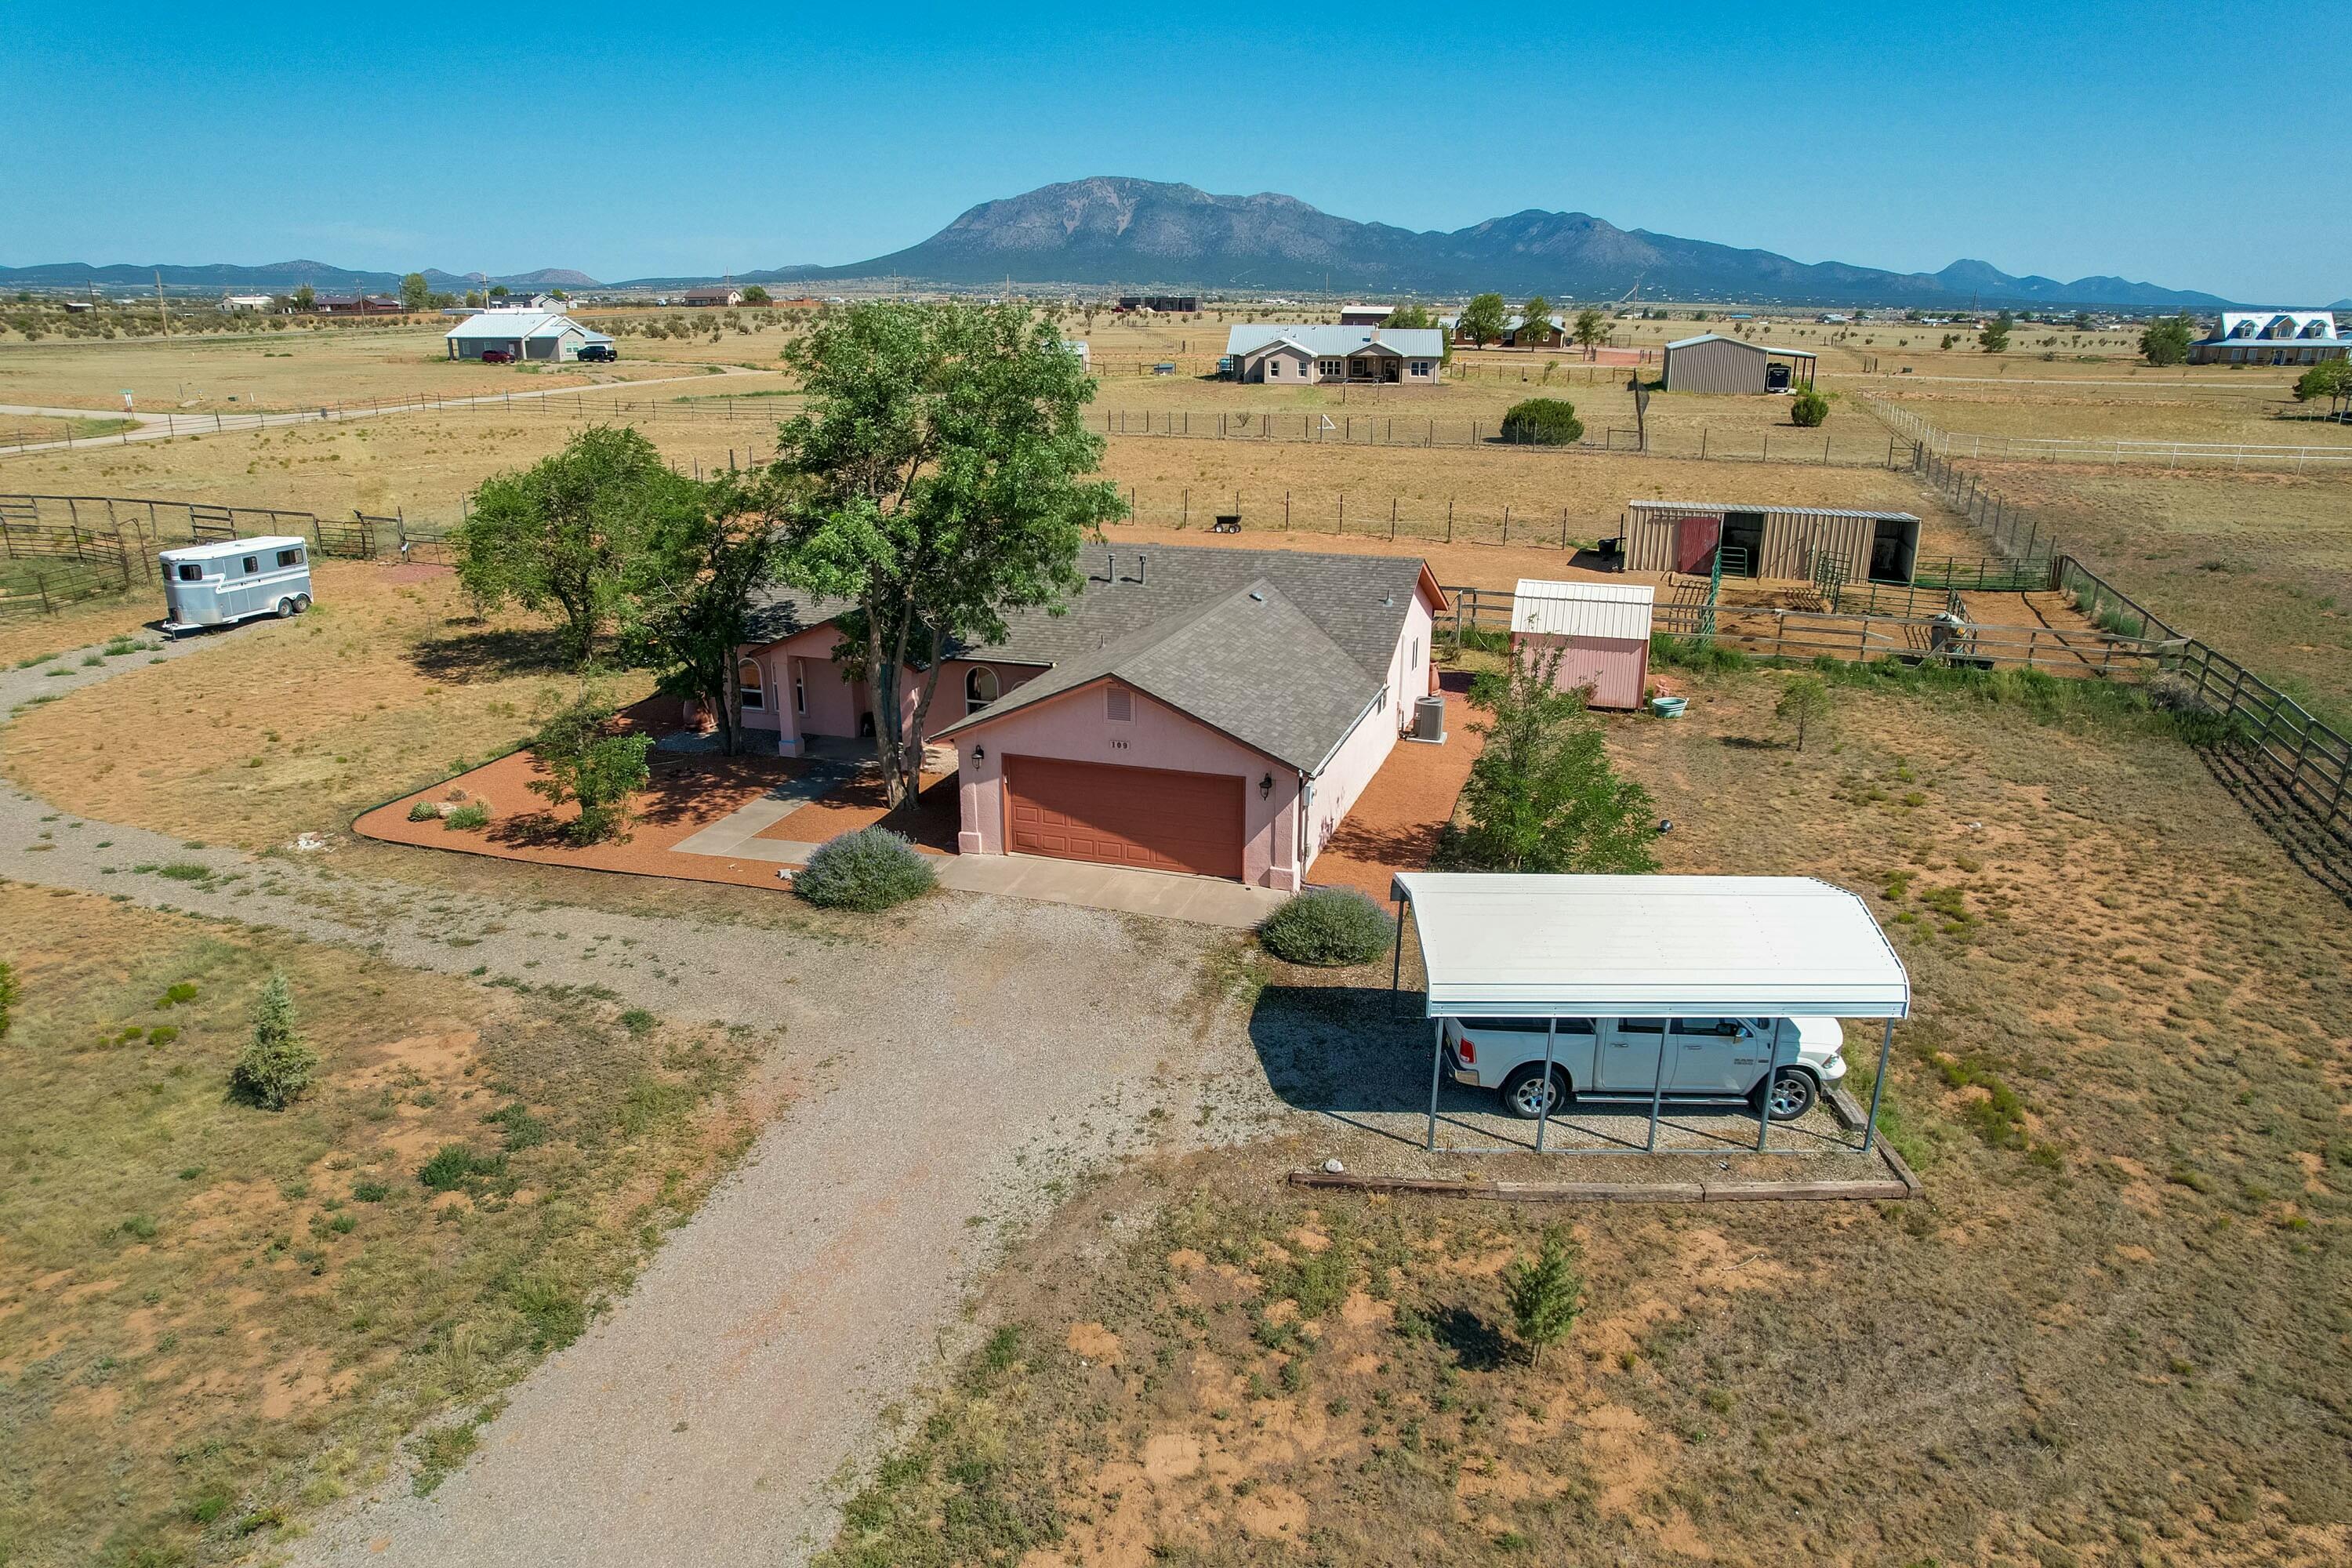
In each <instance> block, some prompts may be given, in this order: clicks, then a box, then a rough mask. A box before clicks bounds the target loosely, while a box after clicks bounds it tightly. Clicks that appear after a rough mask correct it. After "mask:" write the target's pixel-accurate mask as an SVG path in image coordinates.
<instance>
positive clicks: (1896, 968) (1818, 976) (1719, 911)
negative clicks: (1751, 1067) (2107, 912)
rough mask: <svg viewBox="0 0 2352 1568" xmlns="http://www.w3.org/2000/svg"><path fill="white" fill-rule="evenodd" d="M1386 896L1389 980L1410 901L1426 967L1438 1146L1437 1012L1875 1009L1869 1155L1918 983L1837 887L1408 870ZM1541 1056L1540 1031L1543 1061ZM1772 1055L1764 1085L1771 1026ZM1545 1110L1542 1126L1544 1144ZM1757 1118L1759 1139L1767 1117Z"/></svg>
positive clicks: (1685, 1013) (1432, 1137)
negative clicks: (1392, 935)
mask: <svg viewBox="0 0 2352 1568" xmlns="http://www.w3.org/2000/svg"><path fill="white" fill-rule="evenodd" d="M1390 893H1391V897H1393V898H1394V899H1395V900H1397V951H1396V959H1395V965H1394V972H1393V973H1391V978H1390V988H1391V991H1394V990H1396V989H1397V988H1398V986H1399V984H1400V982H1401V980H1402V973H1403V964H1404V917H1405V910H1406V907H1407V906H1408V905H1409V906H1411V909H1412V918H1413V931H1414V934H1415V937H1416V939H1417V941H1418V942H1419V945H1420V949H1421V958H1422V969H1423V973H1424V974H1426V975H1427V977H1428V994H1427V1002H1426V1005H1425V1006H1424V1008H1423V1016H1425V1017H1428V1018H1431V1019H1433V1020H1438V1022H1437V1023H1436V1024H1435V1025H1434V1026H1433V1029H1432V1039H1431V1042H1430V1072H1429V1136H1428V1141H1427V1146H1428V1147H1429V1148H1430V1149H1431V1150H1433V1151H1434V1150H1435V1149H1436V1147H1437V1096H1438V1087H1439V1083H1440V1080H1441V1079H1442V1077H1443V1075H1444V1055H1445V1051H1444V1035H1445V1032H1444V1023H1443V1020H1444V1019H1446V1018H1450V1017H1480V1016H1519V1017H1533V1018H1554V1019H1558V1018H1581V1017H1596V1018H1614V1017H1664V1018H1702V1017H1765V1018H1774V1019H1780V1018H1787V1017H1791V1016H1798V1015H1809V1014H1818V1015H1824V1016H1829V1017H1833V1018H1884V1019H1885V1020H1886V1024H1885V1029H1884V1031H1883V1032H1882V1034H1881V1037H1880V1040H1879V1047H1878V1073H1877V1076H1876V1077H1875V1078H1874V1079H1873V1080H1872V1083H1871V1089H1870V1114H1869V1118H1868V1120H1867V1121H1865V1122H1864V1126H1863V1139H1862V1148H1863V1151H1864V1152H1868V1151H1869V1150H1870V1148H1871V1147H1872V1144H1873V1142H1874V1139H1875V1137H1876V1135H1877V1131H1878V1105H1879V1098H1880V1096H1881V1094H1882V1093H1883V1092H1884V1091H1885V1085H1886V1060H1887V1056H1888V1054H1889V1052H1890V1050H1891V1049H1892V1047H1893V1045H1894V1041H1895V1019H1897V1018H1906V1017H1908V1016H1910V1014H1911V982H1910V976H1909V975H1908V974H1906V973H1905V971H1904V968H1903V961H1902V960H1901V959H1899V958H1897V957H1896V956H1895V950H1894V948H1893V947H1892V946H1890V945H1889V944H1888V942H1887V940H1886V934H1885V932H1884V931H1881V930H1880V929H1879V926H1878V921H1876V920H1875V919H1874V918H1873V917H1872V915H1871V912H1870V910H1869V908H1868V907H1867V906H1865V905H1864V903H1863V901H1862V900H1861V899H1860V898H1858V897H1856V896H1855V895H1854V894H1853V893H1850V892H1848V891H1847V890H1846V889H1843V888H1837V887H1832V886H1831V885H1830V884H1829V883H1827V882H1822V881H1819V880H1816V879H1813V878H1811V877H1569V876H1534V875H1520V874H1517V873H1509V872H1504V873H1491V872H1449V871H1405V872H1400V873H1398V874H1397V876H1396V877H1395V878H1394V879H1393V880H1392V881H1391V885H1390ZM1554 1032H1555V1033H1556V1031H1554ZM1550 1052H1551V1047H1550V1044H1549V1037H1547V1044H1546V1047H1545V1057H1546V1067H1547V1068H1549V1065H1550V1063H1549V1058H1550ZM1665 1058H1666V1053H1665V1051H1664V1050H1663V1049H1661V1050H1660V1052H1659V1060H1658V1082H1657V1084H1656V1086H1655V1087H1654V1089H1653V1090H1652V1092H1651V1097H1650V1136H1649V1144H1648V1147H1649V1148H1650V1149H1653V1150H1654V1149H1655V1148H1656V1147H1657V1140H1658V1108H1659V1102H1660V1100H1662V1099H1663V1097H1664V1087H1665ZM1773 1058H1774V1059H1773V1061H1772V1064H1771V1066H1770V1068H1769V1070H1768V1072H1767V1074H1766V1081H1767V1082H1768V1083H1769V1081H1770V1079H1771V1075H1772V1074H1773V1073H1776V1072H1778V1071H1779V1068H1780V1031H1779V1030H1778V1029H1777V1028H1776V1029H1775V1031H1774V1035H1773ZM1548 1121H1549V1116H1548V1115H1547V1116H1546V1117H1545V1118H1543V1119H1541V1120H1540V1121H1538V1126H1537V1132H1536V1142H1537V1147H1538V1149H1540V1148H1541V1147H1542V1146H1543V1135H1544V1131H1545V1123H1547V1122H1548ZM1757 1121H1758V1127H1757V1133H1756V1147H1757V1148H1759V1149H1762V1148H1763V1147H1764V1145H1765V1140H1766V1137H1767V1135H1768V1134H1769V1131H1771V1125H1772V1121H1771V1118H1770V1116H1769V1115H1759V1117H1758V1118H1757Z"/></svg>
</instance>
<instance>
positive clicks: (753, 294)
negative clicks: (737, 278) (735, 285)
mask: <svg viewBox="0 0 2352 1568" xmlns="http://www.w3.org/2000/svg"><path fill="white" fill-rule="evenodd" d="M768 302H769V295H768V291H767V290H766V289H762V288H761V287H760V286H759V285H758V284H757V283H754V284H752V285H751V287H750V288H748V289H744V290H743V303H745V304H746V305H764V304H767V303H768Z"/></svg>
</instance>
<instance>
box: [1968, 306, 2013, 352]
mask: <svg viewBox="0 0 2352 1568" xmlns="http://www.w3.org/2000/svg"><path fill="white" fill-rule="evenodd" d="M2016 324H2017V318H2016V317H2014V316H2012V315H2011V314H2010V313H2009V312H2008V311H2007V310H2003V311H2002V312H2001V313H2000V315H1998V316H1995V317H1994V318H1993V319H1992V320H1991V321H1988V322H1986V323H1985V329H1984V331H1980V332H1979V333H1978V334H1977V346H1978V347H1979V348H1980V349H1982V350H1984V352H1985V353H1989V354H2002V353H2008V352H2009V330H2010V328H2011V327H2013V326H2015V325H2016Z"/></svg>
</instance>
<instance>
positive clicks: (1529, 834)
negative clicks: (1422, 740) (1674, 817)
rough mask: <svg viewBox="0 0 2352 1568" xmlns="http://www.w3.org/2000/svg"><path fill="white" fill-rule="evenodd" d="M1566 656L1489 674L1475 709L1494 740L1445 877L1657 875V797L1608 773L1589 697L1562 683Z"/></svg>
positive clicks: (1451, 846) (1467, 794)
mask: <svg viewBox="0 0 2352 1568" xmlns="http://www.w3.org/2000/svg"><path fill="white" fill-rule="evenodd" d="M1559 663H1560V655H1559V653H1558V652H1557V651H1555V652H1552V653H1549V654H1527V653H1522V654H1518V655H1516V656H1514V658H1512V660H1511V664H1510V668H1508V669H1507V670H1504V671H1502V672H1500V673H1488V674H1485V675H1481V676H1479V677H1478V679H1476V680H1475V681H1474V682H1473V683H1472V684H1471V688H1470V701H1471V704H1472V706H1474V707H1475V708H1477V709H1478V710H1480V711H1481V712H1482V713H1484V714H1485V715H1486V718H1485V719H1484V720H1483V721H1479V722H1477V723H1475V724H1473V725H1472V726H1471V727H1472V728H1473V729H1475V730H1476V731H1478V733H1479V734H1480V735H1482V736H1484V737H1485V738H1486V747H1485V750H1483V751H1482V752H1479V754H1478V760H1477V761H1476V762H1475V763H1472V764H1471V766H1470V778H1469V782H1468V783H1467V784H1465V785H1464V786H1463V790H1462V803H1461V804H1462V817H1461V819H1460V820H1458V821H1454V822H1450V823H1448V824H1446V826H1445V827H1444V831H1443V833H1442V835H1441V837H1440V838H1439V841H1438V847H1437V853H1436V855H1435V856H1434V857H1433V859H1432V861H1431V864H1432V865H1433V866H1434V867H1435V868H1438V869H1440V870H1445V871H1586V872H1621V873H1631V872H1644V871H1654V870H1656V869H1657V868H1658V862H1657V859H1656V858H1655V857H1654V855H1652V854H1651V852H1650V842H1651V839H1652V837H1653V834H1654V829H1653V827H1652V823H1653V821H1654V815H1655V814H1654V811H1653V809H1652V805H1651V801H1650V795H1649V792H1648V791H1646V790H1644V789H1643V787H1642V786H1641V785H1640V784H1633V783H1632V782H1631V781H1629V780H1625V779H1621V778H1619V777H1618V776H1617V774H1616V773H1614V772H1613V771H1612V769H1611V768H1610V766H1609V755H1608V752H1606V751H1604V750H1603V749H1602V747H1601V728H1600V726H1599V725H1598V724H1596V723H1595V722H1594V721H1593V720H1592V718H1591V715H1590V714H1588V713H1587V712H1586V711H1585V710H1584V699H1583V696H1582V694H1581V693H1580V692H1577V691H1562V690H1560V689H1559V687H1558V686H1557V685H1556V684H1555V681H1556V679H1557V678H1558V676H1559Z"/></svg>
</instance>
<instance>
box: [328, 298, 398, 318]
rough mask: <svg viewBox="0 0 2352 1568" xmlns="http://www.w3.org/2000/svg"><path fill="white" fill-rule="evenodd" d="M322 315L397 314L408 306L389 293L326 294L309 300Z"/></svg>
mask: <svg viewBox="0 0 2352 1568" xmlns="http://www.w3.org/2000/svg"><path fill="white" fill-rule="evenodd" d="M310 308H311V309H312V310H316V311H318V312H319V314H320V315H322V316H398V315H402V314H404V313H405V312H406V310H407V309H408V307H407V306H405V305H403V304H402V303H401V302H400V300H399V299H398V298H397V297H396V296H394V295H391V294H328V295H321V296H320V297H319V298H318V299H317V300H312V301H311V307H310Z"/></svg>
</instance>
